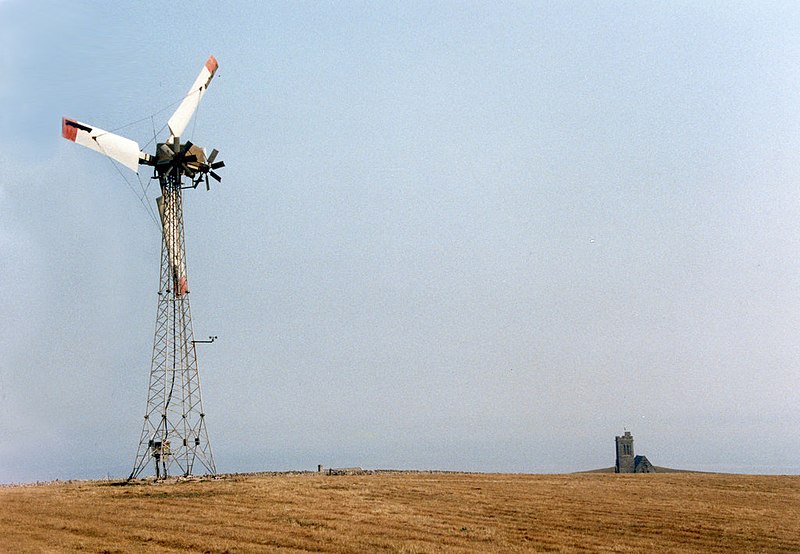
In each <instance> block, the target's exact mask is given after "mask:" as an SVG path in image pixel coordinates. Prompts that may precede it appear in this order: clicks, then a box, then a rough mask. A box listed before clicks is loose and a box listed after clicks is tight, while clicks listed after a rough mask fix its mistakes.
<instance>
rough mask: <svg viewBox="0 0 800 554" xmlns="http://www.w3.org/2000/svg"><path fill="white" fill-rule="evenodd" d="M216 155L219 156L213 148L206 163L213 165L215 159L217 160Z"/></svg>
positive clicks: (217, 151)
mask: <svg viewBox="0 0 800 554" xmlns="http://www.w3.org/2000/svg"><path fill="white" fill-rule="evenodd" d="M217 154H219V150H217V149H216V148H214V149H213V150H212V151H211V155H210V156H209V157H208V160H207V161H208V163H210V164H213V163H214V160H216V159H217Z"/></svg>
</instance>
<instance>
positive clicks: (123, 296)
mask: <svg viewBox="0 0 800 554" xmlns="http://www.w3.org/2000/svg"><path fill="white" fill-rule="evenodd" d="M112 4H114V5H112ZM120 4H121V5H116V3H107V2H85V1H78V2H55V1H53V2H45V1H22V0H0V482H9V481H24V480H37V479H54V478H61V479H66V478H89V477H104V476H106V475H110V476H125V475H127V474H128V473H129V472H130V469H131V466H132V464H133V458H134V455H135V449H136V446H137V441H138V438H139V432H140V425H141V417H142V415H143V414H144V409H145V395H146V389H147V378H148V371H149V364H150V354H151V348H152V340H153V326H154V320H155V310H156V294H155V293H156V290H157V287H158V269H159V261H160V260H159V252H160V237H159V228H158V226H157V225H156V224H155V223H154V221H153V220H152V219H150V214H149V212H148V210H146V209H145V208H144V207H143V205H142V200H140V197H141V196H142V194H141V191H139V192H137V190H138V189H139V187H140V184H139V181H138V179H137V178H136V175H135V174H133V173H131V172H129V171H128V170H126V169H125V168H124V167H121V166H120V167H119V168H116V167H115V166H114V164H113V163H112V162H110V161H108V160H107V159H105V158H103V157H102V156H100V155H98V154H97V153H95V152H92V151H90V150H88V149H85V148H81V147H79V146H77V145H75V144H72V143H69V142H68V141H65V140H63V139H62V138H61V136H60V131H61V129H60V123H61V117H62V116H68V117H73V118H75V119H78V120H81V121H85V122H88V123H91V124H94V125H96V126H98V127H101V128H104V129H108V130H113V129H117V128H120V127H123V126H125V125H127V124H129V123H131V122H136V121H139V123H136V124H134V125H130V126H128V127H125V128H123V129H120V130H119V131H118V132H119V133H121V134H125V135H127V136H129V137H131V138H133V139H135V140H137V141H138V142H139V143H140V144H144V143H146V142H147V141H148V140H150V139H151V138H152V137H153V127H154V126H155V128H156V129H158V128H160V127H161V126H162V125H163V124H164V123H165V122H166V120H167V119H168V117H169V115H170V114H171V111H172V109H167V110H165V111H160V110H163V109H164V108H165V107H167V106H170V105H171V104H173V103H174V102H176V101H177V100H179V99H180V98H181V97H182V96H183V94H184V93H185V92H186V89H187V88H188V87H189V85H190V84H191V83H192V81H193V80H194V78H195V77H196V75H197V73H198V72H199V70H200V68H201V67H202V64H203V63H204V61H205V60H206V58H207V57H208V55H209V54H214V55H215V56H216V57H217V59H218V61H219V64H220V69H219V71H218V73H217V76H216V78H215V79H214V81H213V83H212V85H211V87H210V88H209V91H208V94H207V95H206V96H205V97H204V99H203V102H202V104H201V106H200V109H199V111H198V113H197V117H196V123H195V122H193V123H192V124H190V126H189V128H188V130H189V131H190V133H189V134H190V138H192V139H193V141H194V142H196V143H199V144H201V145H203V146H206V147H208V148H212V147H215V148H218V149H219V150H220V151H221V155H220V157H221V158H222V159H224V160H225V162H226V164H227V167H226V168H225V169H224V170H223V174H224V180H223V183H222V184H221V185H219V186H215V187H213V188H212V190H211V192H206V191H205V190H196V191H189V192H188V193H187V195H186V199H185V208H186V216H185V218H186V219H185V222H186V228H187V252H188V268H189V283H190V288H191V300H192V311H193V315H194V324H195V334H196V336H198V337H204V336H207V335H211V334H214V335H218V336H219V340H218V341H217V342H216V343H215V344H213V345H210V346H204V347H203V348H202V350H200V352H199V356H200V358H199V360H200V372H201V379H202V385H203V397H204V403H205V411H206V413H207V418H206V421H207V424H208V429H209V433H210V438H211V442H212V445H213V448H214V454H215V458H216V461H217V467H218V469H219V470H220V471H222V472H232V471H252V470H280V469H312V468H315V467H316V464H318V463H322V464H325V465H327V466H334V467H335V466H362V467H369V468H418V469H426V468H432V469H463V470H473V471H502V472H560V471H574V470H581V469H590V468H596V467H607V466H610V465H612V464H613V461H614V459H613V441H614V436H615V435H616V434H621V433H622V431H623V430H624V428H628V429H629V430H631V431H632V432H633V434H634V437H635V438H636V449H637V453H641V454H646V455H647V456H648V458H649V459H650V461H651V462H653V463H654V464H656V465H663V466H672V467H684V468H694V469H704V470H720V471H735V472H758V473H787V472H788V473H800V440H798V438H799V437H798V429H800V416H799V415H798V414H800V409H799V407H800V255H798V254H800V5H799V4H797V3H794V2H785V3H784V2H778V3H770V2H757V3H756V2H753V3H750V2H747V3H735V2H718V3H717V2H686V3H684V2H669V3H662V4H656V5H653V4H652V3H651V2H630V3H624V2H597V3H586V2H574V3H570V2H560V1H559V2H519V3H497V2H455V1H453V2H435V3H434V2H388V1H387V2H340V3H323V2H308V3H300V2H287V3H266V2H253V3H250V4H248V3H226V2H209V3H205V4H203V3H195V2H191V3H189V2H169V3H166V4H164V5H160V6H159V7H158V8H157V9H156V8H154V7H153V4H152V3H151V2H150V3H146V2H141V3H139V2H130V3H120ZM157 112H158V113H157ZM153 114H156V115H155V116H153V118H152V119H151V115H153ZM161 138H162V139H163V135H162V137H161ZM123 176H124V178H123ZM125 179H127V182H126V180H125ZM141 182H142V183H143V184H144V185H145V186H147V185H149V188H148V190H147V194H146V195H145V198H144V199H143V201H144V202H145V203H148V204H152V202H153V201H154V198H155V197H156V196H157V192H156V189H157V186H156V184H155V183H152V184H151V183H150V181H149V175H148V173H147V171H144V172H143V174H142V181H141Z"/></svg>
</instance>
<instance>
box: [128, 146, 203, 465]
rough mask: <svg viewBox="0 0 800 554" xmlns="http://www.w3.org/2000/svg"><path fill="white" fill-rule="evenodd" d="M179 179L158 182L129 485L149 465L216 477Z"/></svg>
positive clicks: (170, 176) (173, 174) (174, 174)
mask: <svg viewBox="0 0 800 554" xmlns="http://www.w3.org/2000/svg"><path fill="white" fill-rule="evenodd" d="M179 152H180V151H178V153H179ZM180 177H181V175H180V172H179V170H178V168H177V167H176V168H175V169H173V170H172V171H170V172H168V173H166V174H165V175H163V176H161V178H160V183H161V191H162V196H161V198H159V199H158V207H159V212H160V215H161V222H162V228H163V230H164V232H163V233H162V237H163V240H162V241H161V279H160V282H159V289H158V315H157V316H156V332H155V339H154V342H153V360H152V364H151V366H150V386H149V388H148V393H147V410H146V411H145V415H144V425H143V426H142V434H141V437H140V438H139V448H138V450H137V453H136V461H135V462H134V464H133V471H132V472H131V475H130V477H129V479H132V478H135V477H137V476H139V474H141V473H142V471H144V469H145V468H146V467H147V466H148V465H149V464H150V462H151V461H152V462H153V465H154V466H155V473H156V477H162V476H163V477H166V476H168V475H169V474H171V473H180V474H181V475H191V474H192V473H193V471H194V468H195V465H196V464H200V465H202V467H203V469H204V470H205V471H204V473H211V474H216V472H217V469H216V467H215V465H214V456H213V455H212V452H211V444H210V443H209V441H208V431H207V430H206V422H205V413H204V412H203V401H202V398H201V396H200V375H199V373H198V371H197V352H196V350H195V348H196V347H195V343H194V333H193V330H192V311H191V308H190V306H189V291H188V289H187V281H186V255H185V252H186V250H185V244H184V240H183V236H184V233H183V206H182V200H183V199H182V194H181V180H180ZM176 468H177V471H176Z"/></svg>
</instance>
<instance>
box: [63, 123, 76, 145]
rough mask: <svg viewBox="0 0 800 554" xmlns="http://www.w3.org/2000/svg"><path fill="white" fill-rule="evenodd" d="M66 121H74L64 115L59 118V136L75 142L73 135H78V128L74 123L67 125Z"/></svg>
mask: <svg viewBox="0 0 800 554" xmlns="http://www.w3.org/2000/svg"><path fill="white" fill-rule="evenodd" d="M67 122H70V123H75V122H74V121H73V120H71V119H67V118H66V117H62V118H61V136H62V137H64V138H65V139H67V140H71V141H72V142H75V137H77V136H78V128H77V127H75V126H74V125H67Z"/></svg>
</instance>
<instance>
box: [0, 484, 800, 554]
mask: <svg viewBox="0 0 800 554" xmlns="http://www.w3.org/2000/svg"><path fill="white" fill-rule="evenodd" d="M798 521H800V477H797V476H788V477H787V476H753V475H722V474H696V473H667V474H661V473H655V474H643V475H608V474H602V473H600V474H598V473H594V474H592V473H584V474H572V475H499V474H498V475H492V474H454V473H422V472H408V473H404V472H389V473H375V474H368V475H342V476H337V475H321V474H314V473H310V474H277V475H275V474H273V475H267V474H256V475H233V476H226V477H222V478H218V479H210V480H186V481H172V482H167V483H145V482H136V483H134V484H128V485H124V484H121V483H114V482H67V483H52V484H47V485H37V486H10V487H0V551H4V552H75V551H86V552H145V551H146V552H186V551H190V552H272V551H278V550H281V551H287V552H312V551H313V552H332V553H336V552H409V553H411V552H441V551H447V552H465V553H466V552H530V551H557V552H579V551H583V552H586V551H591V552H753V551H759V552H787V553H788V552H798V551H800V525H798V524H797V522H798Z"/></svg>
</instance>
